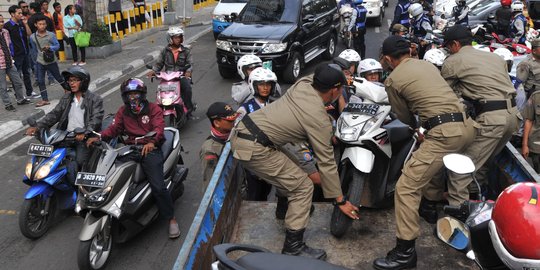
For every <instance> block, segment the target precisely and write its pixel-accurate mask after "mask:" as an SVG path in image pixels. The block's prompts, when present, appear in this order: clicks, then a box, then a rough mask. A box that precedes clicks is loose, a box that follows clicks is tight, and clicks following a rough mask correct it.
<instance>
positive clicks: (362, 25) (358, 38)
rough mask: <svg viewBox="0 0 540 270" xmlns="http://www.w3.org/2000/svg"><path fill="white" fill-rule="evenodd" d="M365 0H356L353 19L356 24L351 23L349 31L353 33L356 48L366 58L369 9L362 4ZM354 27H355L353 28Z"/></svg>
mask: <svg viewBox="0 0 540 270" xmlns="http://www.w3.org/2000/svg"><path fill="white" fill-rule="evenodd" d="M363 2H364V1H363V0H354V5H353V8H354V9H353V13H352V16H351V21H352V22H354V24H352V23H351V24H350V25H349V29H347V30H348V31H349V32H351V33H353V37H354V49H355V50H356V51H357V52H359V53H360V56H361V57H362V58H364V57H365V56H366V44H365V41H364V36H365V35H366V20H367V9H366V8H365V7H364V6H362V3H363ZM353 28H354V29H353Z"/></svg>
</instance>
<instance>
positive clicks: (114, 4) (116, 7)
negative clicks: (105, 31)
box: [107, 0, 126, 34]
mask: <svg viewBox="0 0 540 270" xmlns="http://www.w3.org/2000/svg"><path fill="white" fill-rule="evenodd" d="M107 8H108V9H109V14H110V15H114V18H115V20H116V12H120V16H122V20H120V21H117V22H116V24H114V23H113V24H112V31H113V33H117V34H118V28H119V29H120V30H124V29H125V28H126V26H125V25H124V19H126V18H124V15H123V14H122V0H109V5H108V7H107ZM117 25H118V28H117V27H116V26H117Z"/></svg>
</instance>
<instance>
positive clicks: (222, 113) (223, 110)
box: [206, 102, 238, 121]
mask: <svg viewBox="0 0 540 270" xmlns="http://www.w3.org/2000/svg"><path fill="white" fill-rule="evenodd" d="M206 116H207V117H208V118H210V120H214V119H225V120H229V121H233V120H235V119H236V117H238V113H236V111H234V110H233V108H232V106H231V105H229V104H227V103H225V102H214V103H212V105H210V107H208V111H207V112H206Z"/></svg>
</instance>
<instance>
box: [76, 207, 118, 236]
mask: <svg viewBox="0 0 540 270" xmlns="http://www.w3.org/2000/svg"><path fill="white" fill-rule="evenodd" d="M109 222H111V217H110V216H109V215H104V216H102V217H99V218H98V217H95V216H94V215H92V212H88V214H86V217H85V218H84V223H83V226H82V229H81V233H80V234H79V240H80V241H88V240H90V239H92V238H94V236H96V235H97V234H98V233H99V232H100V231H102V230H103V228H105V226H107V225H108V224H109Z"/></svg>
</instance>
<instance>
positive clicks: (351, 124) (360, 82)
mask: <svg viewBox="0 0 540 270" xmlns="http://www.w3.org/2000/svg"><path fill="white" fill-rule="evenodd" d="M354 88H355V91H356V93H355V94H354V95H353V96H351V99H350V100H349V104H348V105H347V107H346V108H345V109H344V110H343V112H342V113H341V116H340V117H339V119H338V121H337V128H336V132H335V136H336V137H337V138H338V139H339V140H340V141H341V142H342V143H343V144H344V151H343V154H342V156H341V162H340V163H339V165H338V167H339V172H340V180H341V188H342V190H343V194H345V195H346V196H347V199H348V200H349V201H350V202H351V203H352V204H354V205H357V206H360V207H369V208H382V207H388V206H390V205H392V203H393V201H394V200H393V196H394V195H393V193H394V190H395V185H396V182H397V180H398V178H399V176H400V175H401V169H402V168H403V165H404V163H405V161H406V160H408V159H409V157H410V156H411V153H412V151H413V149H414V147H415V145H416V137H415V136H414V130H413V129H412V128H410V127H409V126H408V125H406V124H404V123H402V122H401V121H399V120H397V119H393V118H392V117H391V115H390V109H391V108H390V104H389V102H388V96H387V95H386V91H385V89H384V86H383V85H382V84H377V83H372V82H369V81H367V80H365V79H355V82H354ZM351 223H352V219H350V218H349V217H348V216H346V215H344V214H342V213H341V211H340V210H339V208H337V207H336V208H335V209H334V211H333V213H332V219H331V225H330V231H331V233H332V234H333V235H334V236H336V237H341V236H343V235H344V234H345V233H346V232H347V229H348V228H349V226H350V225H351Z"/></svg>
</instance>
